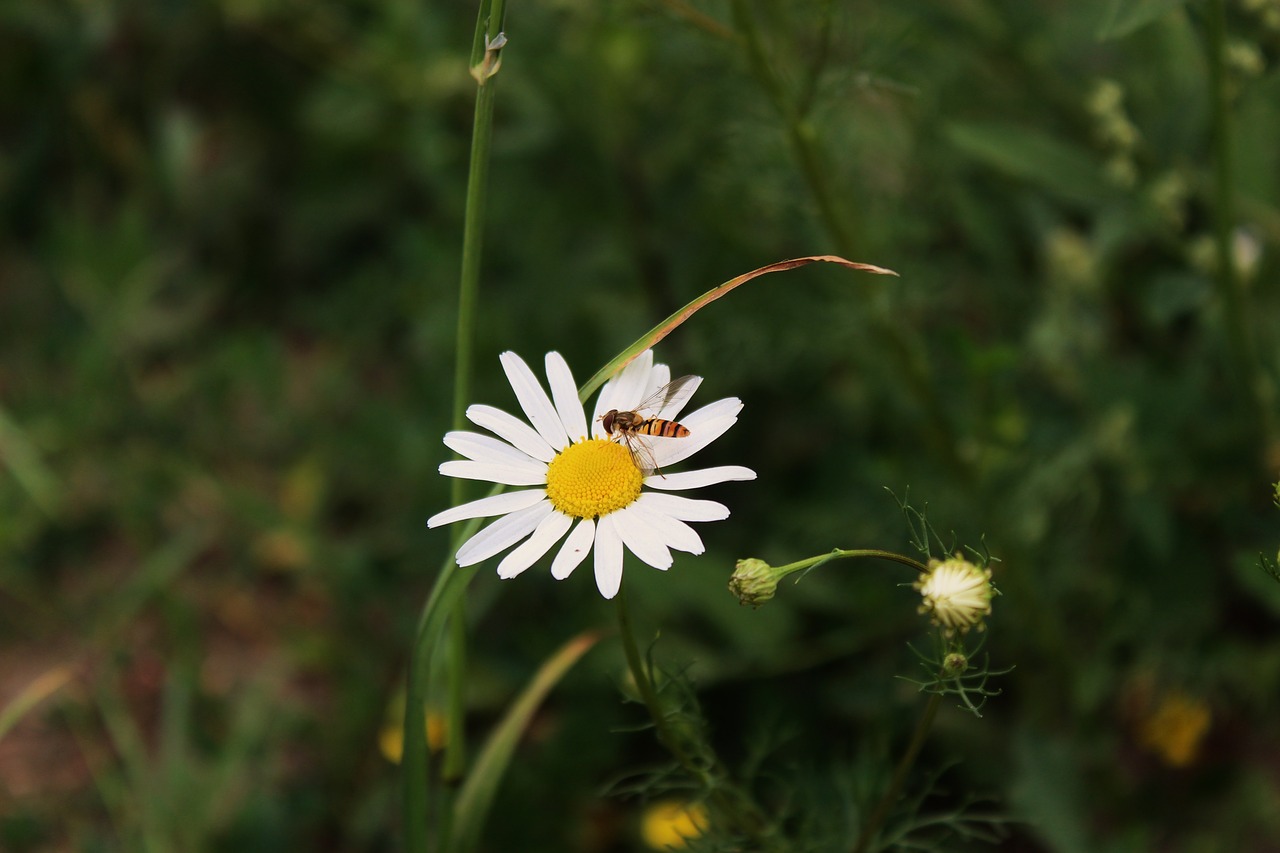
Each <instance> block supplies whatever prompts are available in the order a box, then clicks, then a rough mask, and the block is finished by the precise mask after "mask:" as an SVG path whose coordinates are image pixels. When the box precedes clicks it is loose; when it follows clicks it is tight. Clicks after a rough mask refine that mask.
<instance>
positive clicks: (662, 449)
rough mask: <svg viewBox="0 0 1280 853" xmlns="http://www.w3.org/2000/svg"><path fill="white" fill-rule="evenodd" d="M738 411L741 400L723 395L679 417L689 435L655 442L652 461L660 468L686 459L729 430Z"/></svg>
mask: <svg viewBox="0 0 1280 853" xmlns="http://www.w3.org/2000/svg"><path fill="white" fill-rule="evenodd" d="M741 410H742V401H741V400H739V399H738V398H737V397H726V398H725V399H723V400H717V401H715V402H714V403H711V404H710V405H707V406H703V407H702V408H701V409H698V410H697V411H696V412H694V413H692V414H690V415H689V416H688V417H684V418H681V419H680V423H682V424H684V425H685V426H686V427H688V428H689V435H687V436H685V437H684V438H679V439H666V440H665V441H663V442H662V443H661V444H660V445H659V444H655V446H654V448H653V451H654V453H653V458H654V461H656V462H657V463H658V467H659V468H665V467H667V466H668V465H674V464H676V463H677V462H681V461H683V460H685V459H688V458H689V457H690V456H692V455H693V454H695V453H697V452H698V451H699V450H701V449H702V448H704V447H706V446H707V445H708V444H710V443H711V442H713V441H715V440H716V439H717V438H719V437H720V436H722V435H724V434H725V433H726V432H728V431H729V428H730V427H731V426H733V425H734V424H736V423H737V422H738V412H739V411H741Z"/></svg>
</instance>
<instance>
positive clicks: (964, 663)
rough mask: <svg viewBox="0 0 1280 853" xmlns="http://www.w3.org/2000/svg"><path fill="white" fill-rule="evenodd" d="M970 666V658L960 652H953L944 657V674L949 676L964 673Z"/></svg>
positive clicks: (953, 676) (952, 676)
mask: <svg viewBox="0 0 1280 853" xmlns="http://www.w3.org/2000/svg"><path fill="white" fill-rule="evenodd" d="M968 668H969V659H968V658H967V657H965V656H964V655H962V654H961V653H960V652H951V653H950V654H948V655H947V656H946V657H944V658H943V659H942V674H943V675H944V676H946V677H947V678H955V677H956V676H958V675H964V671H965V670H966V669H968Z"/></svg>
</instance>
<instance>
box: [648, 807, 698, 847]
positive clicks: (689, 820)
mask: <svg viewBox="0 0 1280 853" xmlns="http://www.w3.org/2000/svg"><path fill="white" fill-rule="evenodd" d="M706 828H707V809H706V807H705V806H703V805H702V803H690V802H687V801H685V800H658V801H657V802H655V803H651V804H650V805H649V807H648V808H646V809H645V810H644V815H643V816H642V817H641V819H640V834H641V836H643V838H644V843H645V844H647V845H649V847H650V848H651V849H653V850H679V849H680V848H682V847H684V846H685V844H686V842H688V840H689V839H690V838H697V837H698V836H699V835H701V834H702V833H703V831H704V830H706Z"/></svg>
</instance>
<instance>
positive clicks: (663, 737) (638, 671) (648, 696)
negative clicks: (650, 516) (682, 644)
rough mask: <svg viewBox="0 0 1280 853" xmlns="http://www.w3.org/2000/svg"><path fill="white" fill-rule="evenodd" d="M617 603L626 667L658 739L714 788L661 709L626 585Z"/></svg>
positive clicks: (697, 775)
mask: <svg viewBox="0 0 1280 853" xmlns="http://www.w3.org/2000/svg"><path fill="white" fill-rule="evenodd" d="M615 602H616V604H617V611H618V633H619V634H620V635H621V636H622V650H623V653H624V654H625V655H626V658H627V667H628V668H629V669H630V670H631V678H632V679H633V680H634V681H635V683H636V690H637V691H638V692H639V693H640V701H642V702H644V706H645V708H646V709H648V711H649V717H650V718H652V720H653V725H654V728H655V729H656V730H657V733H658V740H659V741H660V742H661V743H662V745H663V746H665V747H666V748H667V749H669V750H671V754H672V755H674V756H675V758H676V760H677V761H679V762H680V764H681V766H682V767H684V768H685V769H686V770H688V771H689V772H690V773H692V774H693V775H694V776H695V777H697V779H698V782H699V783H700V784H701V785H702V786H704V787H711V782H712V778H711V775H710V774H709V773H708V771H707V769H706V768H705V767H702V766H701V765H700V764H699V763H698V762H696V761H694V760H693V757H692V756H691V755H690V754H689V753H688V752H687V751H686V750H685V748H684V744H683V743H682V742H681V740H680V738H679V737H677V736H676V735H675V733H674V732H673V731H672V729H671V724H670V720H669V719H668V717H667V714H666V712H665V711H664V710H663V708H662V703H661V702H660V701H659V700H658V694H657V691H655V690H654V687H653V680H652V679H651V678H650V677H649V670H648V668H647V667H646V666H645V665H644V659H643V658H642V657H641V656H640V648H639V646H637V645H636V638H635V631H634V630H633V628H632V626H631V614H630V612H629V611H628V610H627V594H626V587H625V586H624V587H623V588H622V589H619V590H618V595H617V598H616V599H615Z"/></svg>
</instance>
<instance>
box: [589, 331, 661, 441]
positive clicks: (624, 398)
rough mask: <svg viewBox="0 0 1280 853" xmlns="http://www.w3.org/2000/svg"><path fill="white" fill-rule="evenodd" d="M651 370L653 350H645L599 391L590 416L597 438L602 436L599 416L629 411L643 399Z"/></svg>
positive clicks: (602, 431)
mask: <svg viewBox="0 0 1280 853" xmlns="http://www.w3.org/2000/svg"><path fill="white" fill-rule="evenodd" d="M652 369H653V350H645V351H644V352H642V353H640V354H639V355H638V356H636V357H635V358H634V359H632V360H631V363H630V364H628V365H627V366H626V367H624V368H622V371H621V372H620V373H619V374H618V375H617V376H615V377H613V378H612V379H610V380H609V381H608V382H606V383H605V384H604V387H603V388H601V389H600V396H599V397H597V398H596V409H595V414H593V415H592V416H591V418H592V421H591V424H592V429H593V430H594V433H593V434H594V435H596V436H597V437H600V436H603V435H604V430H603V429H602V428H601V426H600V416H601V415H603V414H604V413H605V412H607V411H609V410H610V409H617V410H619V411H623V412H625V411H630V410H632V409H634V408H635V407H636V405H638V404H639V402H640V401H641V400H643V399H644V393H645V389H647V388H648V387H649V372H650V371H651V370H652Z"/></svg>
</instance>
